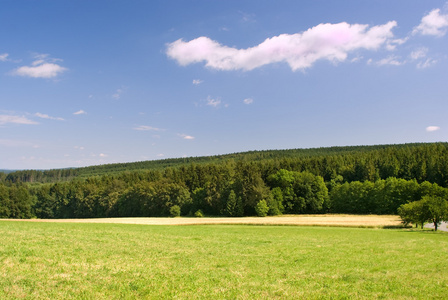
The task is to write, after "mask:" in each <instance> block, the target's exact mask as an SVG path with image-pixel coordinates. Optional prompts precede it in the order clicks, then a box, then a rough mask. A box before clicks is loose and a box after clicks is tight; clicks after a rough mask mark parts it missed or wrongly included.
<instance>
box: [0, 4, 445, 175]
mask: <svg viewBox="0 0 448 300" xmlns="http://www.w3.org/2000/svg"><path fill="white" fill-rule="evenodd" d="M447 31H448V4H447V2H446V1H421V0H395V1H386V0H384V1H359V0H356V1H350V0H344V1H342V0H341V1H319V0H317V1H316V0H314V1H282V0H278V1H265V0H259V1H244V0H241V1H229V0H226V1H187V0H185V1H134V0H131V1H105V0H104V1H95V0H89V1H83V0H76V1H74V0H73V1H65V0H54V1H45V0H39V1H14V0H4V1H2V9H1V10H0V157H1V158H0V169H51V168H66V167H80V166H88V165H97V164H106V163H115V162H131V161H142V160H154V159H163V158H171V157H184V156H203V155H215V154H225V153H233V152H240V151H247V150H266V149H288V148H311V147H327V146H339V145H341V146H342V145H372V144H392V143H408V142H433V141H447V139H448V118H447V111H448V84H447V81H448V52H447V49H448V40H447V38H448V35H447Z"/></svg>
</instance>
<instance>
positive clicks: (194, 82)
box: [193, 79, 204, 85]
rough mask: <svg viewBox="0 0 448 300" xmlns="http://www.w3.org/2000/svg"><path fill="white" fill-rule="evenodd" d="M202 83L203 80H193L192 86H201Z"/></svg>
mask: <svg viewBox="0 0 448 300" xmlns="http://www.w3.org/2000/svg"><path fill="white" fill-rule="evenodd" d="M203 82H204V81H203V80H200V79H193V84H194V85H199V84H201V83H203Z"/></svg>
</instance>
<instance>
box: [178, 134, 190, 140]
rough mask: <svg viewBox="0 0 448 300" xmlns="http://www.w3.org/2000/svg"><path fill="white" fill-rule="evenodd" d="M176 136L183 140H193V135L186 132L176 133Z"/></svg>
mask: <svg viewBox="0 0 448 300" xmlns="http://www.w3.org/2000/svg"><path fill="white" fill-rule="evenodd" d="M178 136H180V137H181V138H183V139H184V140H194V136H191V135H187V134H178Z"/></svg>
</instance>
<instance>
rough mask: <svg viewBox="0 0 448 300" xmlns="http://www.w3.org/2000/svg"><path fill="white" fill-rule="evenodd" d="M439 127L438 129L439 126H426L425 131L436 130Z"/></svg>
mask: <svg viewBox="0 0 448 300" xmlns="http://www.w3.org/2000/svg"><path fill="white" fill-rule="evenodd" d="M439 129H440V127H439V126H428V127H426V131H428V132H433V131H437V130H439Z"/></svg>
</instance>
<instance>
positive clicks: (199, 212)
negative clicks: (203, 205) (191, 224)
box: [194, 209, 204, 218]
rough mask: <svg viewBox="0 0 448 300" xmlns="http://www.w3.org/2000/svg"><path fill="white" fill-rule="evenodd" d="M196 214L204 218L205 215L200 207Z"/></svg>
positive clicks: (197, 216)
mask: <svg viewBox="0 0 448 300" xmlns="http://www.w3.org/2000/svg"><path fill="white" fill-rule="evenodd" d="M194 216H195V217H196V218H203V217H204V213H203V212H202V210H200V209H198V210H197V211H196V212H195V213H194Z"/></svg>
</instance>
